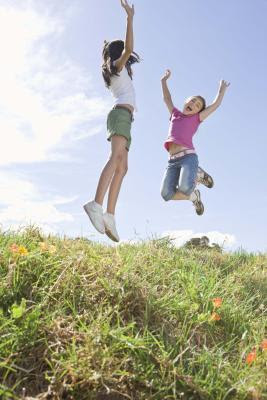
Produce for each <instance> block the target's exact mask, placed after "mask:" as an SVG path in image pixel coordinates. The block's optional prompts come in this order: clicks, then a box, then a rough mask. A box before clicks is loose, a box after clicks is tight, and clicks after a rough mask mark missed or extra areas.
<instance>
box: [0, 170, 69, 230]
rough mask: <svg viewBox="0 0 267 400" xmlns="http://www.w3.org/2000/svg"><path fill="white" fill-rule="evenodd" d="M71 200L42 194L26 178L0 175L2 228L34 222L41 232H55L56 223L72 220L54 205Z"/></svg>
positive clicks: (0, 216)
mask: <svg viewBox="0 0 267 400" xmlns="http://www.w3.org/2000/svg"><path fill="white" fill-rule="evenodd" d="M75 199H76V197H72V198H64V197H53V196H51V195H49V194H46V195H44V194H43V193H42V192H41V191H40V190H39V189H38V188H37V187H36V186H35V185H34V184H33V183H31V182H29V181H28V180H26V179H23V178H18V177H16V176H14V175H12V174H10V173H9V174H3V173H1V174H0V221H1V224H2V226H4V227H8V228H9V227H10V226H12V227H13V228H16V227H19V226H25V225H27V224H36V225H38V226H40V227H41V228H43V229H44V231H45V232H56V231H57V230H58V225H57V224H60V223H63V222H72V221H73V216H72V215H71V214H69V213H66V212H62V211H60V210H58V208H57V206H58V205H63V204H67V203H70V202H72V201H74V200H75Z"/></svg>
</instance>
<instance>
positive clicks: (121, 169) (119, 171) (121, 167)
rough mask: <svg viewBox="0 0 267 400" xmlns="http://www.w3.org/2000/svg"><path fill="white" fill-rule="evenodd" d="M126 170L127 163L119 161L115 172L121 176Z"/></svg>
mask: <svg viewBox="0 0 267 400" xmlns="http://www.w3.org/2000/svg"><path fill="white" fill-rule="evenodd" d="M127 172H128V165H127V164H124V163H121V164H119V165H118V166H117V168H116V173H117V174H119V175H122V176H125V175H126V174H127Z"/></svg>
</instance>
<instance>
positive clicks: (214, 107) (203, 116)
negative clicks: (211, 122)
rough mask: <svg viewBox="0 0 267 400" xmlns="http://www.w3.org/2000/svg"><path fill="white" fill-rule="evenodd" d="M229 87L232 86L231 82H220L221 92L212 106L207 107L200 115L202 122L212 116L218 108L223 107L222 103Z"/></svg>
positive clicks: (219, 91)
mask: <svg viewBox="0 0 267 400" xmlns="http://www.w3.org/2000/svg"><path fill="white" fill-rule="evenodd" d="M229 85H230V83H229V82H226V81H220V86H219V90H218V93H217V96H216V97H215V99H214V101H213V103H212V104H211V105H210V106H208V107H206V108H205V110H203V111H201V112H200V113H199V118H200V121H204V119H206V118H207V117H208V116H209V115H210V114H212V113H213V112H214V111H215V110H217V108H218V107H219V106H220V105H221V102H222V100H223V97H224V95H225V91H226V89H227V88H228V86H229Z"/></svg>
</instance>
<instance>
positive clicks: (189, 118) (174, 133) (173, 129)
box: [164, 107, 201, 150]
mask: <svg viewBox="0 0 267 400" xmlns="http://www.w3.org/2000/svg"><path fill="white" fill-rule="evenodd" d="M170 120H171V123H170V128H169V134H168V137H167V140H166V142H165V143H164V147H165V149H166V150H169V143H176V144H180V145H181V146H184V147H186V148H187V149H192V150H195V148H194V146H193V142H192V138H193V136H194V134H195V133H196V131H197V128H198V126H199V124H200V122H201V121H200V119H199V113H197V114H193V115H185V114H183V113H182V112H181V111H179V110H178V109H177V108H175V107H174V108H173V110H172V114H171V118H170Z"/></svg>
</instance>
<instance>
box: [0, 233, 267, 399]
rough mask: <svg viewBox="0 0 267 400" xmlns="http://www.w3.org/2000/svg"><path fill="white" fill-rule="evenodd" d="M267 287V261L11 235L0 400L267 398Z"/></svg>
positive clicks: (4, 274)
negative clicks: (252, 357)
mask: <svg viewBox="0 0 267 400" xmlns="http://www.w3.org/2000/svg"><path fill="white" fill-rule="evenodd" d="M40 242H45V243H46V249H41V247H40ZM12 244H16V245H17V246H24V247H25V248H26V249H27V250H28V253H27V254H25V255H23V254H20V253H19V252H18V251H19V250H18V248H15V247H13V251H12V249H11V246H12ZM49 246H50V247H49ZM14 251H15V252H14ZM20 252H21V253H23V249H22V248H21V249H20ZM266 278H267V256H266V255H263V254H258V255H255V254H246V253H244V252H239V253H234V254H226V253H225V254H221V253H220V252H218V251H216V250H210V251H209V250H194V249H187V248H182V249H176V248H174V247H172V245H171V243H170V242H168V241H167V240H151V241H148V242H145V243H142V244H138V245H130V244H122V245H120V246H118V247H107V246H103V245H100V244H97V243H93V242H90V241H87V240H85V239H76V240H71V239H67V238H66V239H60V238H57V237H52V236H49V237H45V236H44V235H43V234H42V233H41V232H40V231H39V230H38V229H36V228H28V229H27V230H26V231H23V232H17V233H12V232H7V233H2V234H0V398H1V399H3V400H6V399H23V398H24V399H27V398H29V399H30V398H36V399H37V398H38V399H68V400H71V399H77V400H89V399H96V400H105V399H107V400H109V399H110V400H119V399H133V400H139V399H142V400H150V399H155V400H167V399H207V400H209V399H210V400H217V399H218V400H227V399H255V400H256V399H267V384H266V374H267V350H265V351H263V350H262V349H261V346H260V344H261V343H262V341H263V339H264V338H266V337H267V334H266V325H267V323H266V321H267V318H266V314H267V279H266ZM217 297H219V298H221V299H222V305H221V307H220V308H218V309H216V310H215V309H214V305H213V302H212V299H214V298H217ZM215 311H216V312H217V313H218V314H219V315H220V320H219V321H214V320H212V319H211V315H212V313H213V312H215ZM253 349H255V351H256V359H255V360H254V361H253V362H252V363H251V364H248V363H247V362H246V357H247V355H248V354H249V353H250V352H251V351H252V350H253Z"/></svg>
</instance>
